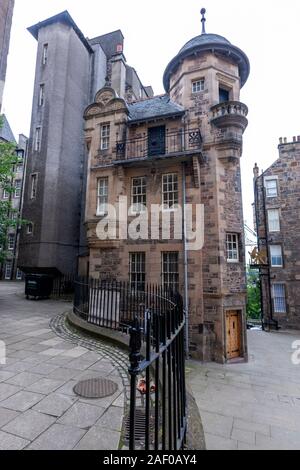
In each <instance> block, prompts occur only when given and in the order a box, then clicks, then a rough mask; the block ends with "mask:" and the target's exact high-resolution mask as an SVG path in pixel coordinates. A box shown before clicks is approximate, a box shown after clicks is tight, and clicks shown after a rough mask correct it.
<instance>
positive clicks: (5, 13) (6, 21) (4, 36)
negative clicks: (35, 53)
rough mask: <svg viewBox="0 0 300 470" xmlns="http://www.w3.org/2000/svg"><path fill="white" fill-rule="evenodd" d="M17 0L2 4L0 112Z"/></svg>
mask: <svg viewBox="0 0 300 470" xmlns="http://www.w3.org/2000/svg"><path fill="white" fill-rule="evenodd" d="M14 4H15V0H1V2H0V111H1V107H2V98H3V90H4V84H5V77H6V67H7V56H8V50H9V40H10V30H11V24H12V16H13V10H14Z"/></svg>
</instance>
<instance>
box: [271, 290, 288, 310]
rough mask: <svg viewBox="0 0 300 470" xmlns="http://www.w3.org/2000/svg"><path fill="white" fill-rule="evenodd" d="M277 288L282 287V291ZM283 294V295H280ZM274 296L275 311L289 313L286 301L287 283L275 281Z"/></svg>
mask: <svg viewBox="0 0 300 470" xmlns="http://www.w3.org/2000/svg"><path fill="white" fill-rule="evenodd" d="M276 288H280V290H281V292H278V291H277V292H276V290H275V289H276ZM280 294H282V295H280ZM272 298H273V306H274V312H275V313H284V314H286V313H287V303H286V290H285V284H282V283H275V284H272Z"/></svg>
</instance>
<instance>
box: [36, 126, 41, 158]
mask: <svg viewBox="0 0 300 470" xmlns="http://www.w3.org/2000/svg"><path fill="white" fill-rule="evenodd" d="M41 143H42V128H41V126H38V127H36V129H35V136H34V150H35V152H40V151H41Z"/></svg>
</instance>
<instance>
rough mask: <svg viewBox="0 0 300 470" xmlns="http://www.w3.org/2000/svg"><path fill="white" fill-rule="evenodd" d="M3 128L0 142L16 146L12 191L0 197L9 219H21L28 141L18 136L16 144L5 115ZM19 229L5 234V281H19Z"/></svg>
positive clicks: (2, 271)
mask: <svg viewBox="0 0 300 470" xmlns="http://www.w3.org/2000/svg"><path fill="white" fill-rule="evenodd" d="M2 119H3V123H2V124H3V126H2V127H1V128H0V141H4V142H10V143H13V144H15V145H16V164H15V166H14V168H13V170H14V178H13V179H12V181H11V186H12V189H13V191H12V192H7V191H5V190H3V191H2V193H1V194H0V197H1V198H2V200H7V201H8V200H10V202H11V207H12V209H13V211H12V212H11V214H10V217H11V218H13V219H17V218H22V209H23V188H24V179H25V172H26V156H27V142H28V139H27V137H25V136H24V135H23V134H20V135H19V139H18V143H17V142H16V139H15V137H14V135H13V132H12V130H11V128H10V125H9V122H8V120H7V118H6V116H5V115H3V116H2ZM19 241H20V228H19V227H16V228H13V227H10V228H9V230H8V232H7V251H8V257H7V259H6V261H5V264H4V265H3V266H0V273H1V274H0V278H1V279H5V280H13V279H16V280H21V279H23V273H22V271H21V270H20V269H18V267H17V266H18V256H19Z"/></svg>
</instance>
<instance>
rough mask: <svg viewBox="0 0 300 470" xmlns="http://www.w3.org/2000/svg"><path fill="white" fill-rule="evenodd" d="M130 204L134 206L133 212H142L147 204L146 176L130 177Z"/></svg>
mask: <svg viewBox="0 0 300 470" xmlns="http://www.w3.org/2000/svg"><path fill="white" fill-rule="evenodd" d="M131 205H132V206H134V212H143V211H144V210H145V206H146V205H147V183H146V178H145V177H144V176H143V177H140V178H133V179H132V192H131Z"/></svg>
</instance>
